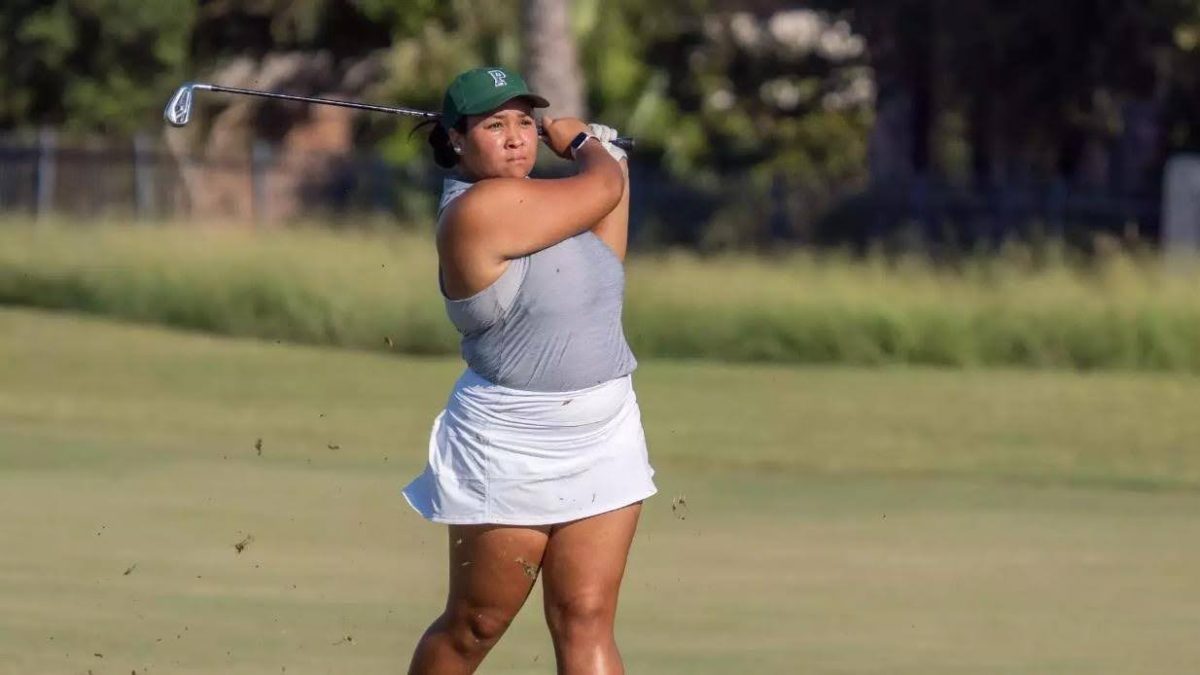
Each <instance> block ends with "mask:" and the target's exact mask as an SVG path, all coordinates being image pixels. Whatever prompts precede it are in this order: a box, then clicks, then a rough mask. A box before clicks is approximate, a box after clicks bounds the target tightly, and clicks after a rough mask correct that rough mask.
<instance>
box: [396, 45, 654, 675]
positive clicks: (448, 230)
mask: <svg viewBox="0 0 1200 675" xmlns="http://www.w3.org/2000/svg"><path fill="white" fill-rule="evenodd" d="M547 105H548V103H547V102H546V100H545V99H543V98H541V97H540V96H536V95H534V94H532V93H530V91H529V90H528V88H527V87H526V85H525V82H524V81H523V80H522V79H521V77H520V76H519V75H517V74H516V73H513V72H511V71H508V70H504V69H502V68H481V69H476V70H470V71H467V72H465V73H463V74H461V75H459V76H458V77H457V78H455V80H454V81H453V82H451V84H450V86H449V88H448V89H447V91H446V95H445V99H444V101H443V108H442V117H441V121H440V124H439V125H438V126H436V127H435V128H434V129H433V132H432V133H431V134H430V139H429V142H430V144H431V145H432V146H433V151H434V156H435V159H436V160H437V162H438V163H439V164H440V165H442V166H444V167H457V175H456V177H454V178H450V179H447V180H446V181H445V185H444V187H443V194H442V201H441V206H440V209H439V218H438V236H437V249H438V260H439V263H440V270H441V272H440V277H441V278H440V284H441V291H442V295H443V297H444V300H445V304H446V312H447V313H448V314H449V317H450V320H451V321H452V322H453V323H454V325H455V326H456V327H457V328H458V330H459V332H460V333H461V334H462V355H463V358H464V360H465V361H466V362H467V369H466V371H465V372H464V373H463V374H462V376H461V377H460V378H459V379H458V381H457V382H456V383H455V385H454V389H453V391H452V392H451V393H450V398H449V401H448V403H447V404H446V408H445V410H443V411H442V412H441V414H439V415H438V416H437V419H436V420H435V421H434V425H433V431H432V433H431V436H430V440H429V463H428V465H427V466H426V468H425V470H424V472H423V473H422V474H421V475H420V476H418V477H417V478H416V479H415V480H413V481H412V482H411V483H410V484H409V485H408V486H407V487H406V488H405V489H404V495H405V497H406V498H407V499H408V502H409V503H410V504H411V505H412V507H413V508H414V509H416V510H417V511H419V512H420V513H421V515H423V516H424V517H425V518H428V519H429V520H432V521H434V522H438V523H446V524H448V525H449V530H450V531H449V535H450V536H449V547H450V555H449V568H450V592H449V598H448V599H447V601H446V608H445V611H444V612H443V613H442V615H441V616H439V617H438V618H437V619H436V620H435V621H434V622H433V624H432V625H430V626H429V628H428V630H426V632H425V634H424V635H423V636H422V638H421V640H420V643H419V644H418V645H417V648H416V652H415V653H414V654H413V659H412V664H411V666H410V667H409V673H413V674H416V673H420V674H424V673H437V674H438V675H448V674H451V673H454V674H457V673H471V672H474V671H475V669H476V668H477V667H478V666H479V663H480V662H481V661H482V660H483V658H484V656H486V655H487V653H488V651H489V650H490V649H491V648H492V647H493V646H494V645H495V644H496V642H497V641H498V640H499V639H500V637H501V636H502V635H503V634H504V631H505V629H506V628H508V625H509V623H510V622H511V621H512V620H513V617H514V616H516V614H517V612H518V611H519V610H520V609H521V605H522V604H524V602H525V598H526V597H527V596H528V595H529V592H530V590H531V589H532V587H533V584H534V582H535V581H536V579H537V576H538V574H539V572H540V573H541V575H542V585H543V593H544V596H545V613H546V623H547V624H548V626H549V628H550V634H551V637H552V639H553V642H554V653H555V657H556V660H557V662H558V672H559V673H566V674H570V675H575V674H584V673H586V674H588V675H611V674H614V673H623V672H624V668H623V666H622V663H621V656H620V654H619V653H618V651H617V645H616V643H615V641H614V639H613V621H614V618H615V616H616V611H617V593H618V590H619V588H620V585H621V577H622V575H623V573H624V571H625V561H626V558H627V556H628V553H629V548H630V543H631V541H632V539H633V535H634V531H635V530H636V528H637V521H638V516H639V514H640V512H641V502H642V500H643V499H645V498H647V497H649V496H650V495H653V494H654V493H655V492H656V489H655V486H654V482H653V480H652V476H653V474H654V470H653V469H652V468H651V467H650V464H649V461H648V460H647V455H646V441H645V436H644V435H643V433H642V423H641V415H640V413H639V411H638V404H637V398H636V397H635V396H634V392H633V387H632V384H631V377H630V373H632V372H633V370H634V368H635V367H636V366H637V362H636V360H635V359H634V357H633V354H632V353H631V352H630V350H629V346H628V345H627V344H626V342H625V335H624V332H623V331H622V328H621V306H622V298H623V294H624V285H625V284H624V271H623V268H622V261H623V259H624V257H625V245H626V234H627V230H628V223H629V183H628V171H627V168H626V166H625V162H624V161H622V160H623V159H624V153H623V152H622V151H621V150H620V149H619V148H616V147H614V146H612V145H611V144H610V143H608V141H609V140H611V139H612V138H615V137H616V132H615V130H613V129H611V128H608V127H603V126H600V125H591V126H589V125H586V124H584V123H583V122H581V121H579V120H577V119H571V118H563V119H549V118H546V119H544V120H543V127H544V135H545V142H546V144H547V145H549V146H550V148H551V149H552V150H553V151H554V152H555V153H556V154H558V155H559V156H561V157H563V158H566V159H573V160H574V161H575V162H577V163H578V172H577V174H576V175H574V176H571V177H569V178H560V179H554V180H536V179H530V178H528V176H529V172H530V171H531V170H532V168H533V164H534V160H535V158H536V156H537V149H538V128H537V123H536V122H535V120H534V118H533V115H532V112H533V109H534V108H541V107H546V106H547Z"/></svg>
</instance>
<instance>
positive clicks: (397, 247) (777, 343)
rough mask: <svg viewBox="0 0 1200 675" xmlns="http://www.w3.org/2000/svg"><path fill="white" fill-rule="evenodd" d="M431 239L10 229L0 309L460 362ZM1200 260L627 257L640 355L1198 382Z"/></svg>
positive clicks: (306, 231) (5, 234)
mask: <svg viewBox="0 0 1200 675" xmlns="http://www.w3.org/2000/svg"><path fill="white" fill-rule="evenodd" d="M436 269H437V268H436V260H435V257H434V251H433V243H432V240H431V238H430V237H429V236H428V234H427V233H426V234H421V233H412V232H398V231H395V230H385V229H374V230H366V231H364V230H350V231H344V230H337V231H335V230H330V229H327V228H321V227H299V228H292V229H288V230H266V231H254V230H249V229H225V228H212V227H208V228H204V227H187V226H153V225H138V226H133V227H129V226H112V225H94V226H85V225H80V224H63V223H51V224H44V225H42V226H40V227H39V226H34V225H31V224H29V223H27V222H20V221H8V222H5V223H4V224H3V226H2V227H0V302H2V303H8V304H14V305H26V306H35V307H46V308H54V309H69V310H78V311H84V312H90V313H96V314H104V315H110V316H115V317H119V318H124V319H130V320H136V321H146V322H154V323H163V324H167V325H172V326H177V327H184V328H190V329H197V330H204V331H210V332H216V333H222V334H230V335H244V336H257V337H262V338H268V339H282V340H289V341H296V342H303V343H312V344H331V345H340V346H349V347H356V348H367V349H379V350H384V349H391V350H395V351H401V352H407V353H423V354H453V353H455V352H456V351H457V336H456V335H455V334H454V331H453V329H452V328H451V326H450V324H449V322H448V321H447V320H446V319H445V317H444V313H443V309H442V306H441V299H440V297H439V296H438V293H437V286H436V273H437V272H436ZM1196 288H1200V265H1196V264H1186V263H1179V264H1176V265H1171V266H1168V265H1166V264H1164V263H1163V262H1162V261H1160V260H1159V259H1157V258H1156V257H1153V256H1151V255H1147V254H1139V255H1131V254H1117V253H1108V254H1105V255H1103V256H1100V257H1098V258H1094V259H1092V260H1090V261H1087V262H1083V261H1078V260H1074V259H1073V258H1072V256H1070V255H1068V254H1067V253H1064V252H1061V251H1059V252H1054V251H1051V252H1050V253H1049V254H1047V253H1046V252H1044V251H1043V252H1039V254H1038V255H1036V256H1035V255H1032V254H1030V253H1029V252H1028V251H1023V250H1019V249H1013V250H1010V251H1008V252H1006V253H1005V254H1003V255H999V256H993V257H988V258H983V257H978V258H969V259H967V260H965V261H963V262H960V263H958V264H956V265H954V266H933V265H930V264H929V263H927V262H924V261H921V260H918V259H912V258H910V259H901V260H894V259H884V258H882V257H869V258H867V259H850V258H847V257H843V256H838V255H824V256H817V255H814V254H812V253H808V252H798V253H794V254H790V255H784V256H777V257H770V258H765V257H757V256H745V255H727V256H723V257H715V258H703V259H702V258H698V257H696V256H695V255H691V254H686V253H678V252H677V253H667V254H654V255H636V254H635V255H634V256H632V258H631V260H630V263H629V268H628V287H627V303H626V315H625V325H626V333H627V335H628V337H629V339H630V342H631V343H632V345H633V347H634V350H635V352H636V353H637V355H638V356H639V357H643V358H650V357H655V356H672V357H702V358H713V359H721V360H729V361H747V360H749V361H776V362H806V363H848V364H858V365H877V364H888V363H914V364H928V365H941V366H954V367H962V366H976V365H983V366H995V365H1007V366H1022V367H1068V368H1081V369H1091V368H1123V369H1156V370H1180V371H1188V372H1196V371H1200V294H1196V293H1195V292H1194V289H1196Z"/></svg>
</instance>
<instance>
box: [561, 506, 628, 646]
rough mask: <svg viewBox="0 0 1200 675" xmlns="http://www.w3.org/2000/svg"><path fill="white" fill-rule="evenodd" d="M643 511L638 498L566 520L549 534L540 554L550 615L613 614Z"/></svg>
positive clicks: (609, 615)
mask: <svg viewBox="0 0 1200 675" xmlns="http://www.w3.org/2000/svg"><path fill="white" fill-rule="evenodd" d="M641 512H642V505H641V503H640V502H638V503H636V504H630V505H629V506H626V507H624V508H620V509H617V510H615V511H609V512H608V513H602V514H600V515H597V516H592V517H590V518H584V519H583V520H577V521H573V522H570V523H566V524H564V525H556V526H555V527H554V529H553V530H552V531H551V533H550V539H549V542H548V543H547V545H546V553H545V556H544V557H543V559H542V588H543V592H544V596H545V598H544V599H545V605H546V613H547V618H548V619H550V620H551V622H552V623H553V622H554V621H555V620H557V619H559V618H561V617H559V616H558V615H559V614H562V613H563V612H567V613H570V612H572V611H580V612H583V613H587V614H592V615H595V614H596V613H600V614H602V615H605V616H608V617H610V618H611V616H612V615H613V614H614V613H615V612H616V607H617V594H618V592H619V591H620V587H621V578H622V577H623V576H624V574H625V562H626V560H627V559H628V557H629V548H630V546H631V544H632V542H633V535H634V533H635V532H636V531H637V523H638V518H639V516H640V515H641Z"/></svg>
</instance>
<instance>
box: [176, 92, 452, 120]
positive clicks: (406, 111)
mask: <svg viewBox="0 0 1200 675" xmlns="http://www.w3.org/2000/svg"><path fill="white" fill-rule="evenodd" d="M195 87H196V88H197V89H201V88H203V89H208V90H210V91H219V92H224V93H226V94H244V95H246V96H259V97H262V98H274V99H279V100H282V101H299V102H301V103H319V104H321V105H335V106H338V107H340V108H354V109H355V110H370V111H373V112H385V113H391V114H393V115H411V116H413V117H424V118H427V119H428V118H433V117H439V115H438V114H437V113H435V112H429V111H426V110H413V109H412V108H398V107H392V106H385V105H373V104H370V103H358V102H356V101H340V100H338V99H333V98H318V97H316V96H293V95H292V94H277V93H275V92H271V91H259V90H257V89H239V88H237V87H222V86H221V85H219V84H197V85H195Z"/></svg>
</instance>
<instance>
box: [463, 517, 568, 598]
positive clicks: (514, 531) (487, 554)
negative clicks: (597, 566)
mask: <svg viewBox="0 0 1200 675" xmlns="http://www.w3.org/2000/svg"><path fill="white" fill-rule="evenodd" d="M449 534H450V541H449V544H450V556H449V558H450V570H449V571H450V594H449V598H448V599H447V602H446V609H447V611H448V612H450V613H454V612H456V611H458V612H463V611H469V612H486V613H488V614H490V615H492V616H493V617H495V618H497V619H503V618H506V617H507V618H511V617H512V616H515V615H516V613H517V611H518V610H520V609H521V605H523V604H524V603H525V598H526V597H528V596H529V591H530V590H531V589H532V588H533V584H534V582H535V581H536V580H537V575H538V569H539V568H540V567H541V564H542V556H543V554H544V552H545V550H546V542H547V539H548V535H549V528H548V527H510V526H502V525H451V526H450V529H449Z"/></svg>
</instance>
